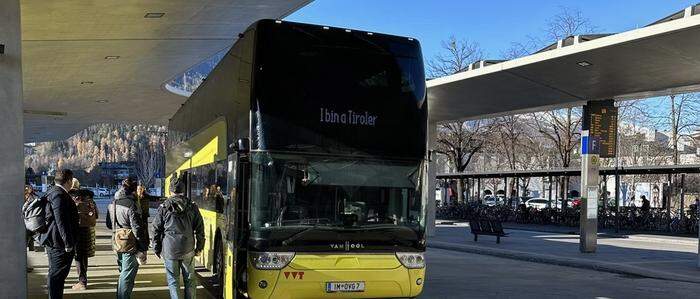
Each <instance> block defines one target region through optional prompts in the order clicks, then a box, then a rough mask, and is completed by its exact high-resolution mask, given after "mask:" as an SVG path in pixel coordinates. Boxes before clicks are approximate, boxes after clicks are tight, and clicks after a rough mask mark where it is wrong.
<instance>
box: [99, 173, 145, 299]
mask: <svg viewBox="0 0 700 299" xmlns="http://www.w3.org/2000/svg"><path fill="white" fill-rule="evenodd" d="M135 193H136V180H135V179H133V178H127V179H125V180H124V181H123V182H122V186H121V188H120V189H119V190H118V191H117V193H116V194H114V201H112V203H111V204H110V205H109V207H108V209H107V211H108V212H107V227H108V228H109V229H111V230H112V245H113V248H114V251H115V252H117V265H118V266H119V282H118V284H117V298H118V299H128V298H131V292H132V291H133V289H134V281H135V279H136V274H137V273H138V270H139V261H138V259H139V257H142V256H145V254H146V250H147V249H148V240H146V238H145V236H146V233H145V231H146V226H144V225H143V224H142V222H141V209H140V208H139V206H138V205H137V203H136V197H135Z"/></svg>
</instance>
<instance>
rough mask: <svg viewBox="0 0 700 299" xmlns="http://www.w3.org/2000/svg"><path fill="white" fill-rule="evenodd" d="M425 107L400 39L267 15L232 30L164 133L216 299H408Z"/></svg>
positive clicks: (414, 65)
mask: <svg viewBox="0 0 700 299" xmlns="http://www.w3.org/2000/svg"><path fill="white" fill-rule="evenodd" d="M427 109H428V104H427V96H426V87H425V75H424V68H423V60H422V55H421V51H420V45H419V43H418V41H416V40H414V39H412V38H407V37H399V36H391V35H384V34H378V33H370V32H362V31H355V30H349V29H342V28H333V27H327V26H317V25H308V24H299V23H292V22H282V21H275V20H261V21H258V22H256V23H255V24H253V25H251V26H250V27H249V28H248V29H247V30H246V31H245V32H244V33H242V34H240V35H239V38H238V40H237V41H236V43H235V44H234V45H233V46H232V48H231V50H230V51H229V52H228V53H227V54H226V55H225V56H224V57H223V59H222V60H221V62H220V63H219V64H218V65H217V66H216V67H215V68H214V70H213V71H212V72H211V74H210V75H209V76H208V77H207V79H206V80H205V81H204V82H203V84H202V85H201V86H200V87H199V88H198V89H197V90H196V91H195V92H194V94H193V95H192V96H191V97H190V98H189V99H188V100H187V102H186V103H185V104H184V105H183V106H182V107H181V108H180V109H179V110H178V112H177V113H176V114H175V115H174V116H173V117H172V119H171V120H170V123H169V134H168V158H167V172H168V174H169V178H170V179H172V177H174V176H186V177H187V178H189V186H190V190H189V191H188V193H189V196H190V197H191V198H192V199H193V200H194V201H195V202H197V203H198V205H199V207H200V209H201V211H202V215H203V217H204V221H205V229H206V232H205V233H206V238H207V241H206V242H207V243H206V246H205V253H204V254H203V255H202V256H201V257H200V258H199V260H198V261H199V262H200V263H201V264H202V265H205V266H207V267H208V268H209V269H210V270H212V271H213V272H214V273H215V274H216V275H217V277H218V278H219V280H220V283H221V285H222V286H223V288H222V292H221V294H219V295H220V296H221V297H224V298H255V299H258V298H406V297H408V298H411V297H416V296H418V295H419V294H420V293H421V291H422V288H423V282H424V280H425V259H424V256H423V253H424V251H425V245H426V242H425V239H426V235H425V214H426V202H427V196H428V194H430V192H429V190H427V189H426V188H427V184H425V183H424V181H425V180H426V179H427V177H426V168H427V164H426V160H427V157H428V153H427V150H426V131H427ZM168 182H169V180H168ZM167 184H168V183H167V182H166V185H167Z"/></svg>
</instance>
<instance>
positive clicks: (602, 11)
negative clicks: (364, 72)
mask: <svg viewBox="0 0 700 299" xmlns="http://www.w3.org/2000/svg"><path fill="white" fill-rule="evenodd" d="M697 1H698V0H694V1H690V0H636V1H632V0H580V1H571V0H568V1H565V0H537V1H536V0H530V1H526V0H500V1H499V0H492V1H481V0H316V1H314V2H312V3H311V4H309V5H308V6H306V7H304V8H302V9H301V10H299V11H297V12H296V13H294V14H293V15H291V16H289V17H287V20H290V21H296V22H305V23H316V24H323V25H329V26H336V27H343V28H352V29H359V30H366V31H373V32H382V33H389V34H396V35H404V36H411V37H415V38H418V39H419V40H420V41H421V44H422V46H423V55H424V57H425V59H426V60H427V59H430V58H431V57H433V56H434V55H435V54H436V53H437V51H439V50H440V41H441V40H444V39H447V38H448V37H449V36H450V35H454V36H455V37H457V38H459V39H468V40H470V41H474V42H477V43H478V44H479V45H480V46H481V48H482V49H483V51H484V54H486V58H499V57H500V55H501V52H502V51H503V50H505V49H507V48H508V47H509V46H510V44H511V42H517V41H521V42H523V41H525V39H526V36H528V35H531V36H537V35H539V34H540V33H541V32H542V29H543V28H544V27H545V24H546V20H547V19H548V18H550V17H551V16H553V15H556V14H557V12H559V11H560V8H561V7H567V8H575V9H579V10H580V11H581V12H582V13H583V14H584V16H585V17H587V18H588V19H590V21H591V23H592V24H593V25H595V26H596V27H598V29H599V31H600V32H612V33H614V32H621V31H626V30H630V29H634V28H637V27H641V26H644V25H647V24H649V23H652V22H654V21H656V20H658V19H661V18H663V17H666V16H668V15H670V14H672V13H674V12H677V11H679V10H682V9H684V8H685V7H687V6H690V5H692V4H694V3H697Z"/></svg>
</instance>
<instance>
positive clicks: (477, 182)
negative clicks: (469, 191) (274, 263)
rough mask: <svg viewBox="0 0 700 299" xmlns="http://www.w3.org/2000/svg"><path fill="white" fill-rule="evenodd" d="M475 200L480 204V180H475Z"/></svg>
mask: <svg viewBox="0 0 700 299" xmlns="http://www.w3.org/2000/svg"><path fill="white" fill-rule="evenodd" d="M476 192H477V195H476V198H477V200H478V201H479V202H481V178H477V179H476Z"/></svg>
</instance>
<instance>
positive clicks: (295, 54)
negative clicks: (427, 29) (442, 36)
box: [251, 23, 428, 159]
mask: <svg viewBox="0 0 700 299" xmlns="http://www.w3.org/2000/svg"><path fill="white" fill-rule="evenodd" d="M257 42H258V48H257V52H256V55H255V60H256V61H255V64H256V66H255V67H254V70H255V71H254V82H255V84H254V85H255V90H254V92H253V93H254V94H255V96H254V99H253V101H252V102H251V112H252V114H251V125H252V130H251V134H252V135H251V141H252V143H251V146H252V148H253V149H258V150H269V151H285V152H304V153H315V154H334V155H335V154H338V155H358V156H371V157H382V158H401V159H422V158H423V157H424V156H425V153H426V131H427V111H428V105H427V99H426V87H425V75H424V67H423V61H422V59H421V53H420V46H419V44H418V43H417V42H416V41H413V40H409V39H406V38H399V37H392V36H384V35H374V36H372V38H371V39H368V38H367V36H366V35H365V34H360V35H356V34H354V33H348V32H345V31H338V32H335V31H333V30H325V29H323V28H321V27H318V28H316V27H313V26H310V27H309V26H287V27H285V26H282V27H280V26H277V25H276V24H274V23H273V24H269V26H262V27H260V28H259V29H258V32H257Z"/></svg>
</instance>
